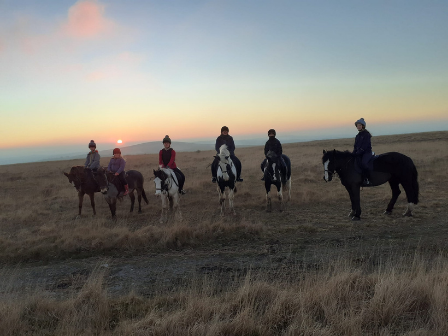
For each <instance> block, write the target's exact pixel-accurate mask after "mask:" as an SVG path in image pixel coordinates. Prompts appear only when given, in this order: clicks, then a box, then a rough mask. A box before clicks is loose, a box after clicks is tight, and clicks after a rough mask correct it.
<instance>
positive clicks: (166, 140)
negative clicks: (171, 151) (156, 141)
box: [162, 135, 171, 144]
mask: <svg viewBox="0 0 448 336" xmlns="http://www.w3.org/2000/svg"><path fill="white" fill-rule="evenodd" d="M165 142H169V143H170V144H171V139H170V137H169V136H168V135H165V137H164V138H163V141H162V143H165Z"/></svg>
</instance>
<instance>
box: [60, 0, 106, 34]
mask: <svg viewBox="0 0 448 336" xmlns="http://www.w3.org/2000/svg"><path fill="white" fill-rule="evenodd" d="M114 26H115V24H114V23H113V22H112V21H111V20H109V19H107V18H105V17H104V5H102V4H100V3H99V2H98V1H95V0H81V1H78V2H77V3H75V4H74V5H73V6H72V7H70V9H69V10H68V21H67V22H66V23H65V24H64V25H63V31H64V33H66V34H67V35H69V36H71V37H75V38H79V39H92V38H97V37H100V36H102V35H104V34H108V33H110V32H111V31H112V30H113V29H114Z"/></svg>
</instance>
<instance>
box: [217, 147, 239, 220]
mask: <svg viewBox="0 0 448 336" xmlns="http://www.w3.org/2000/svg"><path fill="white" fill-rule="evenodd" d="M215 158H216V159H218V168H217V174H216V179H217V184H218V188H217V189H218V194H219V204H220V205H221V216H224V211H225V207H226V206H225V201H226V188H227V198H228V200H229V209H230V211H231V212H232V214H233V215H235V214H236V212H235V208H234V204H233V201H234V198H235V193H236V191H237V189H236V167H235V165H234V164H233V162H232V159H231V158H230V152H229V150H228V149H227V146H226V145H222V146H221V147H220V148H219V154H217V155H216V156H215Z"/></svg>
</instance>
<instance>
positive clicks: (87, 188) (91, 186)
mask: <svg viewBox="0 0 448 336" xmlns="http://www.w3.org/2000/svg"><path fill="white" fill-rule="evenodd" d="M98 170H103V168H99V169H98ZM64 175H65V176H67V178H68V181H69V182H70V183H71V184H72V185H73V186H74V187H75V188H76V190H77V192H78V198H79V213H78V216H81V210H82V202H83V200H84V195H85V194H87V195H89V197H90V205H91V206H92V209H93V214H94V215H96V211H95V196H94V193H96V192H101V191H102V190H107V181H103V182H104V183H100V184H101V186H100V185H99V184H98V182H97V181H96V180H95V179H94V177H93V174H92V172H90V171H88V170H87V169H85V168H84V166H74V167H72V168H71V169H70V173H68V174H67V173H66V172H64ZM97 180H98V179H97Z"/></svg>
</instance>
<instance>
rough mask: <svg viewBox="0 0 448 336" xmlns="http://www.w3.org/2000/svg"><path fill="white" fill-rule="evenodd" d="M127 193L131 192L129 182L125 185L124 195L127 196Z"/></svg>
mask: <svg viewBox="0 0 448 336" xmlns="http://www.w3.org/2000/svg"><path fill="white" fill-rule="evenodd" d="M127 194H129V187H128V185H127V184H125V185H124V194H123V196H126V195H127Z"/></svg>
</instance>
